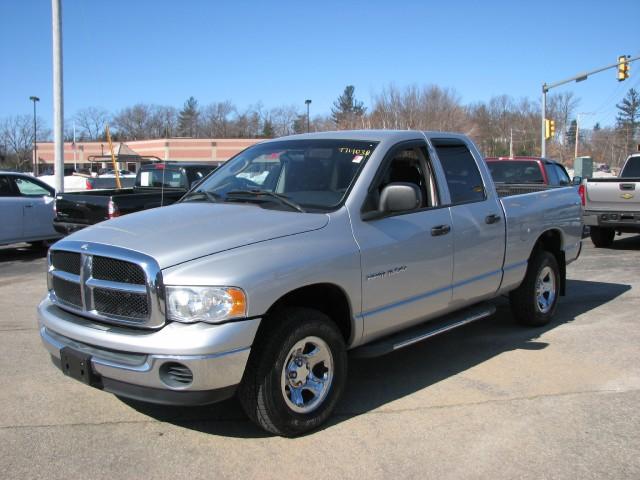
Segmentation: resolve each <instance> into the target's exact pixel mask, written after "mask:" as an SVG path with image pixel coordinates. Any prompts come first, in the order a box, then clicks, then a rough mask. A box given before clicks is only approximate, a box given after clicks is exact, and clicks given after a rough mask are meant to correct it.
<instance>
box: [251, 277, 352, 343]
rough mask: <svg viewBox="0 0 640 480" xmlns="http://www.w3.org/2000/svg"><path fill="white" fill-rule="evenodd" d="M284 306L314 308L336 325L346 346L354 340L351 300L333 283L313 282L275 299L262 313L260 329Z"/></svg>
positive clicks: (267, 324)
mask: <svg viewBox="0 0 640 480" xmlns="http://www.w3.org/2000/svg"><path fill="white" fill-rule="evenodd" d="M286 307H305V308H313V309H316V310H318V311H320V312H322V313H324V314H325V315H327V316H328V317H329V318H330V319H331V320H332V321H333V322H334V323H335V324H336V326H337V327H338V329H339V330H340V332H341V333H342V336H343V338H344V341H345V344H346V345H347V346H348V345H350V344H351V343H353V341H354V340H355V338H354V336H355V334H356V326H355V321H354V317H353V310H352V307H351V302H350V301H349V297H348V295H347V293H346V292H345V290H344V289H343V288H342V287H340V286H338V285H336V284H334V283H314V284H311V285H305V286H304V287H299V288H296V289H295V290H291V291H289V292H287V293H286V294H284V295H282V296H281V297H280V298H279V299H278V300H276V301H275V302H274V303H273V304H272V305H271V307H269V309H268V310H267V313H266V314H265V315H264V320H263V322H262V325H261V326H260V330H263V326H264V329H266V328H268V327H269V325H270V323H271V322H272V321H273V320H274V317H275V315H274V312H277V311H278V310H280V309H282V308H286Z"/></svg>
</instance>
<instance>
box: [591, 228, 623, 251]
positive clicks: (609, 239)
mask: <svg viewBox="0 0 640 480" xmlns="http://www.w3.org/2000/svg"><path fill="white" fill-rule="evenodd" d="M589 236H590V237H591V241H592V242H593V244H594V245H595V247H596V248H607V247H610V246H611V245H612V244H613V239H614V237H615V236H616V231H615V230H614V229H613V228H603V227H591V228H590V229H589Z"/></svg>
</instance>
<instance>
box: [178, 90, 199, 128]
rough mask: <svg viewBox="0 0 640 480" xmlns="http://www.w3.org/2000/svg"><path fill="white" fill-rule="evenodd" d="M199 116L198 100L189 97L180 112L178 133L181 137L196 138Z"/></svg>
mask: <svg viewBox="0 0 640 480" xmlns="http://www.w3.org/2000/svg"><path fill="white" fill-rule="evenodd" d="M199 116H200V111H199V110H198V101H197V100H196V99H195V98H193V97H189V98H188V99H187V101H186V102H184V106H183V107H182V110H180V113H179V114H178V133H179V135H180V136H181V137H192V138H195V137H197V136H198V117H199Z"/></svg>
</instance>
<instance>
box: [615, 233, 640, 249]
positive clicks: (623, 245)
mask: <svg viewBox="0 0 640 480" xmlns="http://www.w3.org/2000/svg"><path fill="white" fill-rule="evenodd" d="M609 248H610V249H611V250H640V235H635V236H633V237H628V236H626V235H625V236H624V237H622V238H620V237H618V236H616V237H615V240H614V242H613V245H611V247H609Z"/></svg>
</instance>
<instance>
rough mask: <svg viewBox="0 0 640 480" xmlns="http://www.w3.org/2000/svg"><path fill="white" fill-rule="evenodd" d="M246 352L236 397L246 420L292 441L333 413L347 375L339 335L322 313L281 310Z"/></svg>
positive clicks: (293, 309)
mask: <svg viewBox="0 0 640 480" xmlns="http://www.w3.org/2000/svg"><path fill="white" fill-rule="evenodd" d="M269 321H270V322H271V323H272V326H271V328H270V329H269V327H268V329H267V330H266V331H264V332H262V334H261V338H259V339H258V340H257V341H256V343H255V344H254V347H253V348H252V351H251V356H250V358H249V362H248V363H247V367H246V370H245V375H244V378H243V380H242V383H241V385H240V388H239V391H238V394H239V398H240V402H241V404H242V407H243V409H244V411H245V412H246V414H247V415H248V416H249V418H250V419H251V420H253V421H254V422H255V423H256V424H257V425H259V426H260V427H262V428H264V429H265V430H267V431H269V432H271V433H275V434H277V435H284V436H296V435H300V434H302V433H305V432H307V431H309V430H313V429H314V428H317V427H318V426H320V425H321V424H322V423H323V422H324V421H325V420H326V419H327V418H328V417H329V416H330V415H331V412H332V411H333V409H334V407H335V405H336V403H337V402H338V399H339V398H340V396H341V394H342V391H343V389H344V385H345V380H346V375H347V355H346V347H345V343H344V340H343V338H342V334H341V333H340V330H339V329H338V327H337V326H336V325H335V323H334V322H332V321H331V319H330V318H329V317H327V316H326V315H324V314H323V313H321V312H319V311H317V310H312V309H307V308H286V309H283V310H281V311H280V312H276V313H275V314H274V315H273V318H271V319H270V320H269Z"/></svg>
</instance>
